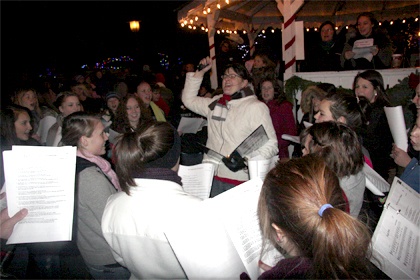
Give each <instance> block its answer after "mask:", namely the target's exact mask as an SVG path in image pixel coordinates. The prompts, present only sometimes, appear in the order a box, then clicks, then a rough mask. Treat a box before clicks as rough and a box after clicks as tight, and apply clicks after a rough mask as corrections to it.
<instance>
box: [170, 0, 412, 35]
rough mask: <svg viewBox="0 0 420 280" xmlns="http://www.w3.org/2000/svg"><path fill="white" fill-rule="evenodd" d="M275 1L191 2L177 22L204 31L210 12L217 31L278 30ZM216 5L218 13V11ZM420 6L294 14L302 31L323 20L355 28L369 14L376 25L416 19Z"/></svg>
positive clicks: (350, 1)
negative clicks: (216, 13)
mask: <svg viewBox="0 0 420 280" xmlns="http://www.w3.org/2000/svg"><path fill="white" fill-rule="evenodd" d="M277 1H281V0H277ZM277 1H276V0H262V1H257V0H242V1H240V0H236V1H235V0H230V1H226V0H207V1H202V0H201V1H200V0H194V1H191V2H190V3H188V4H186V5H185V6H184V7H182V8H181V9H180V10H179V11H178V21H179V22H180V23H184V22H187V25H189V24H191V23H192V25H195V26H201V25H202V26H204V27H207V20H206V17H207V15H206V14H204V13H203V11H207V9H208V8H210V12H214V11H217V10H219V12H220V15H219V18H218V21H217V23H216V25H215V28H217V29H227V30H247V29H263V28H268V27H272V28H281V26H282V24H283V22H284V19H283V16H282V14H281V13H280V11H279V9H278V8H277ZM227 2H229V4H227ZM291 2H293V0H291ZM218 4H219V5H220V9H218V8H217V5H218ZM419 6H420V5H419V1H403V0H367V1H365V0H364V1H361V0H341V1H333V0H305V1H304V3H303V5H302V7H301V8H300V9H299V11H298V12H297V17H296V20H297V21H303V22H304V26H305V27H319V26H320V25H321V23H322V22H324V21H326V20H330V21H332V22H334V23H335V24H336V26H342V25H349V24H355V23H356V18H357V16H358V14H360V13H362V12H372V13H374V15H375V17H376V19H377V20H378V21H385V20H388V21H390V20H397V19H404V18H410V17H418V16H419ZM191 20H192V22H191Z"/></svg>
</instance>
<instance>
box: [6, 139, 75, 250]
mask: <svg viewBox="0 0 420 280" xmlns="http://www.w3.org/2000/svg"><path fill="white" fill-rule="evenodd" d="M3 160H4V172H5V179H6V184H5V185H6V193H7V206H8V212H9V216H10V217H11V216H13V215H14V214H15V213H16V212H18V211H19V210H20V209H22V208H26V209H28V216H26V217H25V218H24V219H23V220H22V221H20V222H19V223H18V224H16V226H15V228H14V230H13V234H12V236H10V238H9V239H8V241H7V244H16V243H31V242H51V241H69V240H71V235H72V225H73V208H74V182H75V170H76V147H68V146H66V147H45V146H36V147H33V146H13V147H12V150H11V151H5V152H3Z"/></svg>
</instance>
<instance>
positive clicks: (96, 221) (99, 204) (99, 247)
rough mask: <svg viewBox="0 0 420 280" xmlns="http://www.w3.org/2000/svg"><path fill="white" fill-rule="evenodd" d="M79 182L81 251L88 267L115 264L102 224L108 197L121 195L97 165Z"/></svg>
mask: <svg viewBox="0 0 420 280" xmlns="http://www.w3.org/2000/svg"><path fill="white" fill-rule="evenodd" d="M77 179H78V184H77V192H78V193H77V199H78V202H77V224H78V226H77V247H78V248H79V251H80V253H81V255H82V257H83V259H84V260H85V262H86V263H89V264H92V265H107V264H114V263H116V261H115V259H114V257H113V256H112V253H111V248H110V247H109V245H108V243H107V242H106V240H105V238H104V237H103V235H102V229H101V220H102V215H103V212H104V209H105V205H106V202H107V200H108V197H109V196H110V195H112V194H114V193H116V192H117V191H116V189H115V188H114V186H113V185H112V184H111V182H110V181H109V180H108V179H107V177H106V175H105V174H104V173H103V172H102V171H101V170H100V168H99V167H97V166H96V165H95V166H90V167H87V168H85V169H83V170H82V171H80V173H79V175H78V177H77Z"/></svg>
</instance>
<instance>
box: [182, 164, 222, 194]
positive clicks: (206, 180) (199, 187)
mask: <svg viewBox="0 0 420 280" xmlns="http://www.w3.org/2000/svg"><path fill="white" fill-rule="evenodd" d="M178 175H179V176H180V177H181V178H182V187H183V189H184V191H185V192H187V193H189V194H191V195H194V196H197V197H199V198H201V199H207V198H209V196H210V191H211V185H212V183H213V176H214V165H213V164H211V163H200V164H196V165H192V166H185V165H180V166H179V169H178Z"/></svg>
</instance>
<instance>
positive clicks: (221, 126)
mask: <svg viewBox="0 0 420 280" xmlns="http://www.w3.org/2000/svg"><path fill="white" fill-rule="evenodd" d="M193 75H194V73H187V76H186V79H185V86H184V90H183V92H182V102H183V103H184V105H185V106H186V107H187V108H188V109H190V110H191V111H193V112H195V113H197V114H199V115H202V116H204V117H207V122H208V127H207V129H208V139H207V144H206V146H207V147H208V148H210V149H212V150H214V151H216V152H218V153H220V154H222V155H224V156H228V155H230V154H231V153H232V152H233V151H234V150H235V148H236V147H237V146H239V145H240V144H241V143H242V141H243V140H245V139H246V138H247V137H248V136H249V135H250V134H251V133H252V132H253V131H254V130H255V129H257V128H258V127H259V126H260V125H261V124H262V125H263V127H264V129H265V131H266V133H267V136H268V139H269V140H268V141H267V143H265V145H264V146H262V147H261V148H260V149H258V150H257V151H256V153H257V154H260V155H261V156H263V157H264V158H266V159H269V158H272V157H273V156H275V155H276V154H277V153H278V145H277V136H276V132H275V130H274V127H273V123H272V120H271V117H270V111H269V109H268V107H267V105H266V104H265V103H264V102H261V101H259V100H258V98H257V97H256V96H255V95H252V96H247V97H243V98H240V99H235V100H231V101H229V102H228V103H227V107H228V114H227V117H226V120H225V121H215V120H213V119H212V115H213V113H214V111H212V110H211V109H210V108H209V107H208V106H209V104H210V103H212V102H214V101H215V100H217V99H219V98H221V95H218V96H215V97H213V98H212V99H210V98H205V97H199V96H197V93H198V89H199V88H200V84H201V82H202V78H197V77H193ZM243 156H246V155H243ZM204 159H205V160H206V159H207V156H205V158H204ZM215 175H217V176H219V177H222V178H229V179H233V180H238V181H247V180H249V176H248V173H246V172H245V171H244V170H239V171H238V172H232V171H230V170H229V168H227V167H226V166H225V164H224V163H223V162H220V163H219V164H218V167H217V168H216V170H215Z"/></svg>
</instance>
